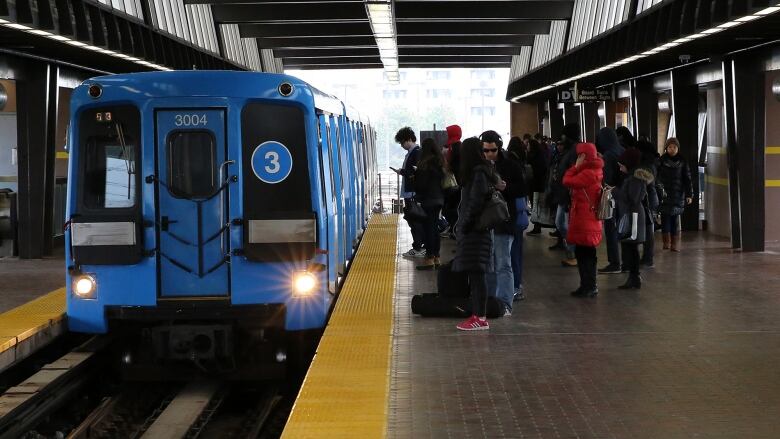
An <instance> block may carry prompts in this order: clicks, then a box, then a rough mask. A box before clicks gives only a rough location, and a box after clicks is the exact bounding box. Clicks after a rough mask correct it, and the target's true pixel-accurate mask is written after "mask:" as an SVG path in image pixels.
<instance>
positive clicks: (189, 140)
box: [167, 131, 218, 199]
mask: <svg viewBox="0 0 780 439" xmlns="http://www.w3.org/2000/svg"><path fill="white" fill-rule="evenodd" d="M167 143H168V188H169V189H170V191H171V194H173V195H174V196H177V197H181V198H190V199H192V198H208V197H210V196H211V195H213V194H214V191H215V190H216V189H217V184H218V183H217V148H216V142H215V140H214V135H213V134H212V133H210V132H208V131H177V132H173V133H171V134H170V136H168V142H167Z"/></svg>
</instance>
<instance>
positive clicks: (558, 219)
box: [555, 206, 574, 258]
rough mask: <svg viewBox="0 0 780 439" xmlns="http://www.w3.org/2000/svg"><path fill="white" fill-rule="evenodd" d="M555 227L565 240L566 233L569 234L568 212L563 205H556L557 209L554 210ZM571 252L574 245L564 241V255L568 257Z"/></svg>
mask: <svg viewBox="0 0 780 439" xmlns="http://www.w3.org/2000/svg"><path fill="white" fill-rule="evenodd" d="M555 227H556V228H557V229H558V232H560V234H561V237H562V238H563V239H564V242H566V235H568V234H569V212H567V211H566V208H565V207H563V206H558V210H557V211H556V212H555ZM573 254H574V246H573V245H571V244H569V243H568V242H566V257H567V258H569V257H571V255H573Z"/></svg>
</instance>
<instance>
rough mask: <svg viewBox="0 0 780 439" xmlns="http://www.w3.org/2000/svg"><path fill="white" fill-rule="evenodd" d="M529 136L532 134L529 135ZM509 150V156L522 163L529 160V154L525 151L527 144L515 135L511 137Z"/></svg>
mask: <svg viewBox="0 0 780 439" xmlns="http://www.w3.org/2000/svg"><path fill="white" fill-rule="evenodd" d="M528 137H529V138H530V137H531V136H528ZM506 150H507V152H508V153H509V156H510V157H512V156H514V157H513V158H514V159H516V160H517V161H519V162H520V163H525V162H526V161H528V154H527V153H526V151H525V144H524V143H523V141H522V140H520V138H519V137H517V136H515V137H512V138H511V139H509V146H507V148H506Z"/></svg>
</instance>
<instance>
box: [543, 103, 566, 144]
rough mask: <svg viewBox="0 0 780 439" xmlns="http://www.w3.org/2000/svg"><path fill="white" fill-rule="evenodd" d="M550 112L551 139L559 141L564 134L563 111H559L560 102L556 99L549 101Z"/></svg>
mask: <svg viewBox="0 0 780 439" xmlns="http://www.w3.org/2000/svg"><path fill="white" fill-rule="evenodd" d="M547 105H548V107H549V111H550V138H551V139H553V141H556V142H557V141H558V139H560V138H561V133H562V132H563V111H562V110H559V109H558V102H557V101H556V100H555V99H550V100H548V101H547Z"/></svg>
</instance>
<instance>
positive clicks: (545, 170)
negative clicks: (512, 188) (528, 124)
mask: <svg viewBox="0 0 780 439" xmlns="http://www.w3.org/2000/svg"><path fill="white" fill-rule="evenodd" d="M528 144H529V150H528V164H530V165H531V169H532V170H533V178H532V179H531V184H530V187H529V191H530V194H529V197H532V199H531V222H532V223H533V224H534V228H533V230H531V231H530V232H528V234H529V235H539V234H541V233H542V228H543V227H555V216H554V215H553V214H552V212H551V209H550V207H549V206H548V205H547V200H546V198H545V196H544V193H545V191H546V190H547V176H548V174H549V163H548V161H547V151H546V150H545V146H544V145H542V144H541V143H539V141H538V140H536V139H531V140H530V141H529V142H528Z"/></svg>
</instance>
